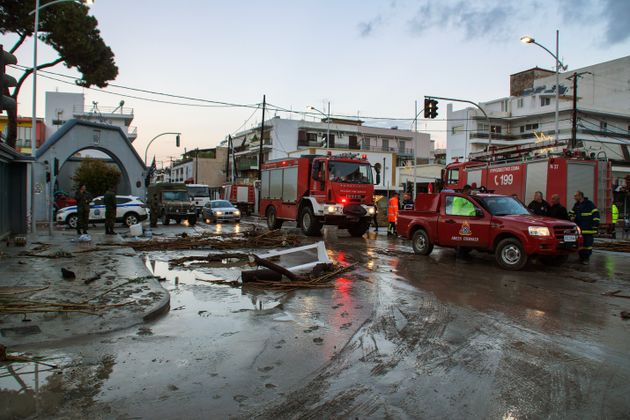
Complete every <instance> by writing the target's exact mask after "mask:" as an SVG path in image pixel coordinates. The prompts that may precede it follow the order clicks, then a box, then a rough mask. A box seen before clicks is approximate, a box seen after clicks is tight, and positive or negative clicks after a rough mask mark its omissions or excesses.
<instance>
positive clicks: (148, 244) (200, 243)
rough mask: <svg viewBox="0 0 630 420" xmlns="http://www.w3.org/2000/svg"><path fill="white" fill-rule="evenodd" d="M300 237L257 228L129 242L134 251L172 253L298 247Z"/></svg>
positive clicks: (284, 232)
mask: <svg viewBox="0 0 630 420" xmlns="http://www.w3.org/2000/svg"><path fill="white" fill-rule="evenodd" d="M301 241H302V237H300V236H299V235H296V234H293V233H290V232H287V231H283V230H271V231H269V230H265V229H262V228H260V227H258V226H252V228H251V229H249V230H246V231H244V232H241V233H203V234H201V235H199V236H191V235H181V236H179V237H176V238H167V239H152V240H150V241H145V242H129V243H128V245H129V246H130V247H132V248H133V249H135V250H136V251H165V250H166V251H173V250H184V249H195V248H213V249H237V248H280V247H287V246H296V245H299V244H300V243H301Z"/></svg>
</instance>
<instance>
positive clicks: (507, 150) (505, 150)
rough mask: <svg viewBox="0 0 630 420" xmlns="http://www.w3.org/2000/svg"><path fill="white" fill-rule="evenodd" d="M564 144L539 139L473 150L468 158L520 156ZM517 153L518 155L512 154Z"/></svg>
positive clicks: (483, 159) (484, 158)
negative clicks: (495, 147)
mask: <svg viewBox="0 0 630 420" xmlns="http://www.w3.org/2000/svg"><path fill="white" fill-rule="evenodd" d="M563 145H565V144H563V143H558V142H556V141H555V140H548V141H541V142H537V143H534V144H531V143H530V144H520V145H515V146H506V147H502V148H500V149H494V150H489V151H482V152H473V153H470V154H469V155H468V157H469V159H470V160H479V161H491V160H500V159H505V158H509V157H520V156H522V155H523V154H525V153H530V152H533V151H536V150H540V149H547V148H550V147H558V146H563ZM512 155H518V156H512Z"/></svg>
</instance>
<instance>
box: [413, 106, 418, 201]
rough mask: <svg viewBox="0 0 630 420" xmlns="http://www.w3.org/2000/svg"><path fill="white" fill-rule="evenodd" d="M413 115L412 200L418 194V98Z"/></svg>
mask: <svg viewBox="0 0 630 420" xmlns="http://www.w3.org/2000/svg"><path fill="white" fill-rule="evenodd" d="M414 112H415V117H414V119H413V120H414V121H413V122H414V134H413V191H412V194H413V196H412V197H413V200H414V201H415V200H416V195H418V191H417V190H416V164H417V163H418V158H417V155H416V148H417V146H418V143H417V140H418V139H417V138H416V136H417V135H418V100H417V99H416V101H415V110H414Z"/></svg>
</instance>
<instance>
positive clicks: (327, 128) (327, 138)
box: [308, 101, 330, 149]
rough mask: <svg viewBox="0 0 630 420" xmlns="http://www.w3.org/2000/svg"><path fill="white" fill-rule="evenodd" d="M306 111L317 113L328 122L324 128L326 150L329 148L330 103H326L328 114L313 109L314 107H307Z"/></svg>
mask: <svg viewBox="0 0 630 420" xmlns="http://www.w3.org/2000/svg"><path fill="white" fill-rule="evenodd" d="M308 109H311V110H313V111H317V112H319V113H320V114H322V115H323V116H324V117H326V120H327V121H328V124H327V127H326V148H327V149H328V147H329V144H330V143H329V140H330V101H328V114H324V113H323V112H322V111H320V110H319V109H317V108H315V107H314V106H309V107H308Z"/></svg>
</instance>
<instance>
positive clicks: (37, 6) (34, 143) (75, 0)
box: [29, 0, 88, 235]
mask: <svg viewBox="0 0 630 420" xmlns="http://www.w3.org/2000/svg"><path fill="white" fill-rule="evenodd" d="M59 3H77V4H83V2H82V1H80V0H55V1H51V2H50V3H46V4H44V5H41V6H40V0H35V9H33V10H32V11H31V12H30V13H29V16H30V15H35V23H34V25H33V103H32V105H33V110H32V112H33V116H32V120H31V124H32V127H31V155H32V156H33V157H35V154H36V153H37V116H36V111H37V35H38V31H39V11H40V10H42V9H45V8H47V7H49V6H54V5H55V4H59ZM86 3H88V2H86ZM34 182H35V162H33V164H32V166H31V184H32V185H31V218H32V220H31V231H32V232H33V235H35V234H36V233H37V221H36V217H35V185H34ZM51 189H52V186H51ZM49 233H50V234H51V235H52V222H51V223H49Z"/></svg>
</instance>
